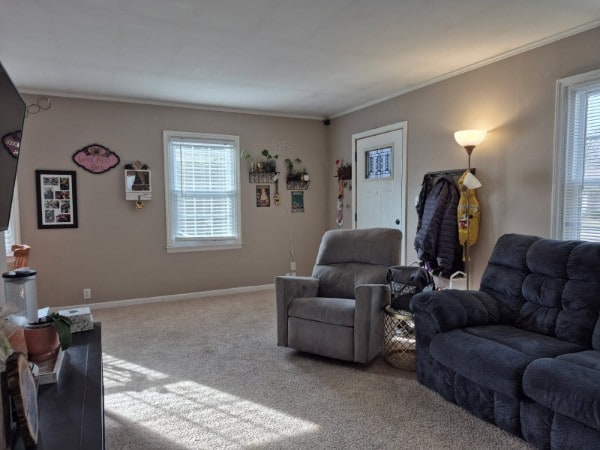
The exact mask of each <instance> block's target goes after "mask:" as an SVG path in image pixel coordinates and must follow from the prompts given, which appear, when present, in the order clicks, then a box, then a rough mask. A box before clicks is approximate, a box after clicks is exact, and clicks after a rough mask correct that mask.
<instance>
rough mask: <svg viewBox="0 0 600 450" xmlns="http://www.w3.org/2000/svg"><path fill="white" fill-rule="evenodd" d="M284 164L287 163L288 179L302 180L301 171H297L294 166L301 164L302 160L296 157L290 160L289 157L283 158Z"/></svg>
mask: <svg viewBox="0 0 600 450" xmlns="http://www.w3.org/2000/svg"><path fill="white" fill-rule="evenodd" d="M284 162H285V164H286V165H287V170H288V173H287V180H288V181H296V180H302V175H303V172H301V171H299V170H298V171H297V170H296V168H295V167H294V164H301V163H302V161H301V160H300V158H296V159H294V160H291V159H290V158H286V159H285V160H284ZM304 172H306V169H304Z"/></svg>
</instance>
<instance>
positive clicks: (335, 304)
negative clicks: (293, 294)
mask: <svg viewBox="0 0 600 450" xmlns="http://www.w3.org/2000/svg"><path fill="white" fill-rule="evenodd" d="M355 303H356V302H355V300H353V299H349V298H326V297H306V298H295V299H294V300H292V302H291V303H290V306H289V308H288V317H296V318H298V319H307V320H314V321H317V322H323V323H329V324H333V325H343V326H346V327H353V326H354V305H355Z"/></svg>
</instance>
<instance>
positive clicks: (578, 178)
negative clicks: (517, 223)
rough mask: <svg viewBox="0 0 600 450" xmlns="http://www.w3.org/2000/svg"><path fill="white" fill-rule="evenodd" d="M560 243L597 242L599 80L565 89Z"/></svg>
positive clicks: (599, 225) (599, 238) (599, 203)
mask: <svg viewBox="0 0 600 450" xmlns="http://www.w3.org/2000/svg"><path fill="white" fill-rule="evenodd" d="M563 109H565V111H564V113H563V117H564V120H565V123H564V124H563V129H564V131H565V133H564V139H563V142H564V150H563V151H562V154H563V155H564V160H563V161H564V163H563V166H564V183H563V192H562V199H563V202H562V203H563V204H562V224H561V226H560V228H561V229H562V235H560V236H558V237H559V238H561V239H577V240H585V241H600V77H599V78H598V79H592V80H588V81H586V82H583V83H576V84H573V85H570V86H567V87H566V92H565V99H564V106H563Z"/></svg>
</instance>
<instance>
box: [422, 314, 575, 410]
mask: <svg viewBox="0 0 600 450" xmlns="http://www.w3.org/2000/svg"><path fill="white" fill-rule="evenodd" d="M581 350H584V348H583V347H581V346H579V345H577V344H572V343H569V342H565V341H561V340H560V339H556V338H553V337H550V336H545V335H540V334H537V333H532V332H530V331H526V330H522V329H520V328H516V327H511V326H509V325H485V326H475V327H467V328H463V329H457V330H452V331H449V332H445V333H441V334H438V335H437V336H435V337H434V338H433V340H432V341H431V346H430V353H431V356H432V357H433V358H434V359H435V360H437V361H438V362H439V363H441V364H442V365H444V366H446V367H448V368H450V369H452V370H453V371H454V372H456V373H458V374H460V375H462V376H464V377H465V378H468V379H469V380H471V381H473V382H475V383H477V384H480V385H481V386H485V387H487V388H490V389H492V390H495V391H498V392H500V393H502V394H504V395H507V396H509V397H511V398H515V399H518V398H520V396H521V377H522V375H523V371H524V370H525V368H526V367H527V365H528V364H529V363H530V362H531V361H533V360H534V359H536V358H543V357H555V356H558V355H560V354H563V353H570V352H577V351H581Z"/></svg>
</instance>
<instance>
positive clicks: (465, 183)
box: [454, 130, 487, 289]
mask: <svg viewBox="0 0 600 450" xmlns="http://www.w3.org/2000/svg"><path fill="white" fill-rule="evenodd" d="M486 134H487V131H485V130H461V131H457V132H455V133H454V139H455V140H456V142H457V143H458V145H460V146H461V147H464V149H465V150H466V151H467V156H468V169H467V171H466V173H465V175H464V176H463V178H462V186H461V194H460V196H461V198H460V201H459V204H458V211H457V216H458V238H459V242H460V244H461V245H462V246H463V261H464V263H465V272H466V277H467V283H466V285H467V286H466V287H467V289H469V278H470V275H469V265H470V262H471V254H470V247H471V245H473V244H474V243H475V242H476V241H477V237H478V235H479V216H480V210H479V202H478V201H477V198H476V197H475V191H474V190H475V189H479V188H480V187H481V182H480V181H479V180H478V179H477V177H475V175H473V174H472V173H471V153H473V150H474V149H475V147H477V146H478V145H479V144H481V143H482V142H483V140H484V139H485V136H486Z"/></svg>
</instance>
